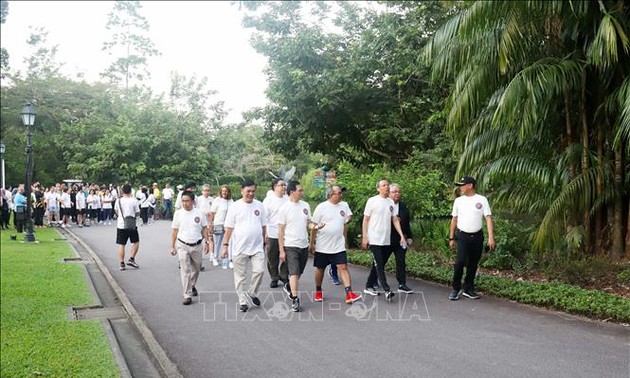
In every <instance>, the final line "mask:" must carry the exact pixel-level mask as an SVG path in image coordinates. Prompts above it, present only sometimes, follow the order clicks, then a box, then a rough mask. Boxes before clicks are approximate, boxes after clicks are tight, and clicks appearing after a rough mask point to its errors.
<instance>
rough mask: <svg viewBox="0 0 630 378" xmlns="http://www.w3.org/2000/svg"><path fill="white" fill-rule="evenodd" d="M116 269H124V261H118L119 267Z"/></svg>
mask: <svg viewBox="0 0 630 378" xmlns="http://www.w3.org/2000/svg"><path fill="white" fill-rule="evenodd" d="M118 269H120V270H125V263H124V262H121V263H120V267H119V268H118Z"/></svg>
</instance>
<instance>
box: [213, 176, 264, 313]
mask: <svg viewBox="0 0 630 378" xmlns="http://www.w3.org/2000/svg"><path fill="white" fill-rule="evenodd" d="M255 194H256V184H255V183H254V182H253V181H252V180H244V181H243V183H242V184H241V195H242V198H241V199H240V200H238V201H236V202H234V203H233V204H232V205H231V206H230V210H229V211H228V213H227V217H226V218H225V223H224V226H225V236H224V239H223V244H222V246H221V258H226V257H228V246H230V244H231V247H232V262H233V264H234V285H235V286H236V294H237V295H238V302H239V310H240V311H241V312H246V311H247V310H248V309H249V306H248V302H251V303H252V304H253V305H254V306H256V307H258V306H260V299H258V297H257V295H258V289H259V288H260V283H261V282H262V276H263V273H264V272H265V249H264V240H265V237H266V236H267V235H266V234H267V229H266V228H267V227H266V226H267V220H266V219H267V218H266V216H265V209H264V207H263V205H262V203H261V202H260V201H258V200H256V199H255V198H254V195H255ZM248 268H249V269H248ZM248 274H249V276H248ZM248 281H249V285H247V283H248Z"/></svg>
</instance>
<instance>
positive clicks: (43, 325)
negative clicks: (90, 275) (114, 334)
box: [0, 229, 119, 377]
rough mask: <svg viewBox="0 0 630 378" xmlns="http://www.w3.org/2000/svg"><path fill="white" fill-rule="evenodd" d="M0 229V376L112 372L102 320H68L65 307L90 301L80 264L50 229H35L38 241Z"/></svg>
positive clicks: (114, 369)
mask: <svg viewBox="0 0 630 378" xmlns="http://www.w3.org/2000/svg"><path fill="white" fill-rule="evenodd" d="M12 233H15V231H14V230H13V231H6V230H5V231H2V232H1V234H0V247H1V248H0V249H1V252H0V255H1V258H2V259H1V276H0V281H1V288H2V290H1V292H2V297H1V310H0V325H1V333H0V338H1V341H2V349H1V350H0V376H2V377H37V376H42V377H116V376H119V372H118V368H117V366H116V364H115V362H114V358H113V355H112V352H111V349H110V346H109V342H108V340H107V336H106V335H105V332H104V331H103V329H102V327H101V325H100V323H99V322H98V321H97V320H94V321H70V320H69V319H68V308H69V307H72V306H85V305H90V304H94V303H95V300H94V299H93V298H92V296H91V293H90V290H89V288H88V284H87V283H86V278H85V274H84V273H83V271H82V269H83V268H82V267H81V266H80V265H76V264H64V263H62V260H63V258H65V257H74V255H73V252H72V250H71V248H70V246H69V245H68V244H67V243H66V242H65V241H61V240H55V239H57V238H60V235H59V234H58V233H57V231H56V230H54V229H37V232H36V238H37V240H38V241H39V243H38V244H24V243H20V241H21V240H23V239H24V237H23V235H18V240H17V241H12V240H10V237H9V236H10V234H12Z"/></svg>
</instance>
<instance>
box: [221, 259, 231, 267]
mask: <svg viewBox="0 0 630 378" xmlns="http://www.w3.org/2000/svg"><path fill="white" fill-rule="evenodd" d="M229 262H230V260H228V259H223V260H222V261H221V269H227V268H228V264H229Z"/></svg>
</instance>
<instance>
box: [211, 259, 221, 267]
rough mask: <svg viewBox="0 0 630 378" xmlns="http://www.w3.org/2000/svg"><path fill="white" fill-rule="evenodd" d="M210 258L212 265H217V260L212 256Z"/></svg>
mask: <svg viewBox="0 0 630 378" xmlns="http://www.w3.org/2000/svg"><path fill="white" fill-rule="evenodd" d="M211 260H212V265H214V266H219V261H218V260H217V259H215V258H212V259H211Z"/></svg>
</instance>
